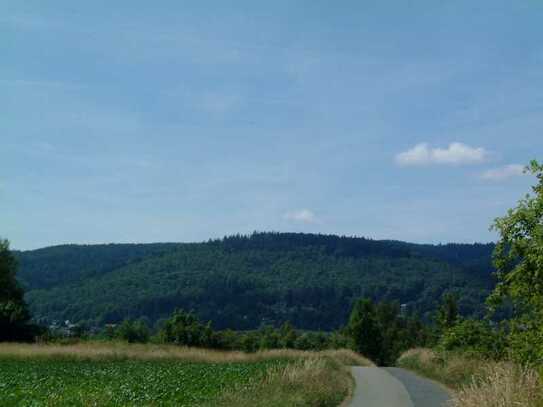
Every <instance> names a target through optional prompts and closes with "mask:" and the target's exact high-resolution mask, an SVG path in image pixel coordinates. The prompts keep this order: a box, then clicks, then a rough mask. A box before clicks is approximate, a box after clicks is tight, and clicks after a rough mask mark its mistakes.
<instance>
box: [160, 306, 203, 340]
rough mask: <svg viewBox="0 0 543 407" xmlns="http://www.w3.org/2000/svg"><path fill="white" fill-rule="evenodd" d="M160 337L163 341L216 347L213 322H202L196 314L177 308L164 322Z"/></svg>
mask: <svg viewBox="0 0 543 407" xmlns="http://www.w3.org/2000/svg"><path fill="white" fill-rule="evenodd" d="M158 337H159V338H160V341H161V342H163V343H173V344H176V345H183V346H196V347H209V348H212V347H214V338H213V330H212V329H211V323H208V324H202V323H201V322H200V321H199V320H198V318H197V317H196V316H195V315H194V314H192V313H190V312H185V311H182V310H176V311H175V312H174V313H173V315H172V316H171V317H170V319H168V320H166V321H165V322H164V324H163V326H162V328H161V329H160V331H159V333H158Z"/></svg>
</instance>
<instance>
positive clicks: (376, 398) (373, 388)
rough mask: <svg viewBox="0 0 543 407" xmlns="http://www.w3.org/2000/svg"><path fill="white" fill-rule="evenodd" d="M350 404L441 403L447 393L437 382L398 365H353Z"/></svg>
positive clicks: (422, 406)
mask: <svg viewBox="0 0 543 407" xmlns="http://www.w3.org/2000/svg"><path fill="white" fill-rule="evenodd" d="M353 376H354V379H355V381H356V388H355V391H354V395H353V399H352V401H351V404H350V406H351V407H444V406H446V402H447V400H449V395H448V394H447V391H446V390H445V389H444V388H443V387H442V386H440V385H439V384H437V383H435V382H433V381H431V380H427V379H423V378H421V377H419V376H417V375H416V374H414V373H412V372H409V371H407V370H404V369H400V368H394V367H392V368H383V369H381V368H378V367H353Z"/></svg>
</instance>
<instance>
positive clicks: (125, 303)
mask: <svg viewBox="0 0 543 407" xmlns="http://www.w3.org/2000/svg"><path fill="white" fill-rule="evenodd" d="M492 249H493V245H442V246H432V245H415V244H409V243H404V242H397V241H375V240H370V239H364V238H351V237H338V236H325V235H311V234H301V233H255V234H253V235H250V236H232V237H227V238H224V239H221V240H214V241H209V242H206V243H198V244H171V245H102V246H61V247H55V248H50V249H42V250H41V251H38V252H40V253H38V254H39V256H38V255H37V254H36V251H34V252H21V253H18V257H19V258H20V261H21V266H22V267H21V273H20V274H21V278H22V280H23V281H24V282H25V284H26V285H27V287H30V288H31V289H30V290H29V292H28V293H27V300H28V302H29V304H30V306H31V310H32V312H33V315H34V317H35V318H36V319H40V318H45V319H46V320H49V321H51V320H64V319H70V320H72V321H85V322H87V323H89V324H91V325H94V324H98V325H101V324H105V323H114V322H118V321H121V320H122V319H124V318H127V317H130V318H139V317H142V316H145V317H147V318H149V320H150V321H151V322H154V321H157V320H159V319H161V318H164V317H167V316H169V315H170V314H171V313H172V311H173V310H174V309H175V308H183V309H187V310H194V311H195V312H196V314H197V315H198V316H199V317H200V318H201V319H202V320H211V321H213V325H214V327H215V328H217V329H223V328H234V329H253V328H257V327H259V326H261V325H262V324H274V325H280V324H281V323H283V322H285V321H290V322H291V323H292V324H293V325H294V326H296V327H298V328H301V329H323V330H330V329H335V328H338V327H340V326H342V325H344V324H345V322H346V321H347V317H348V314H349V311H350V309H351V306H352V304H353V302H354V301H355V300H356V299H357V298H359V297H369V298H372V299H374V300H376V301H381V300H387V301H391V300H393V301H399V302H401V303H406V304H408V309H409V311H410V312H417V313H420V314H421V315H428V314H429V313H430V312H431V311H432V310H434V309H435V307H436V304H437V302H438V301H439V298H440V297H441V295H442V294H443V293H444V292H446V291H449V290H453V291H456V292H457V293H458V297H459V303H460V308H461V311H462V312H463V313H465V314H480V313H481V312H482V311H483V307H482V303H483V301H484V298H485V296H486V295H487V294H488V291H489V289H490V288H491V286H492V278H491V271H492V269H491V266H490V260H491V252H492ZM49 250H51V252H49V253H48V251H49ZM102 253H104V255H103V256H102ZM29 265H30V266H29ZM59 265H60V266H59ZM58 270H62V272H58ZM44 281H45V282H46V283H45V284H44V283H43V282H44ZM52 281H54V283H52Z"/></svg>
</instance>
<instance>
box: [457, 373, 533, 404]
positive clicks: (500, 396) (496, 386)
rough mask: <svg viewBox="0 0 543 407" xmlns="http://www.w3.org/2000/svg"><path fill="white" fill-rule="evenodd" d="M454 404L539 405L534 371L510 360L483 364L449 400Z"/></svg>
mask: <svg viewBox="0 0 543 407" xmlns="http://www.w3.org/2000/svg"><path fill="white" fill-rule="evenodd" d="M451 405H452V406H454V407H513V406H523V407H524V406H525V407H536V406H542V405H543V387H542V383H541V379H540V377H539V375H538V374H537V372H535V371H534V370H531V369H526V368H521V367H519V366H517V365H514V364H512V363H486V364H485V365H483V366H482V367H481V371H480V372H479V373H477V374H476V375H475V376H474V377H473V378H472V382H471V383H470V384H469V385H466V386H463V387H462V388H461V389H460V390H459V391H458V392H457V393H456V395H455V396H454V398H453V401H452V403H451Z"/></svg>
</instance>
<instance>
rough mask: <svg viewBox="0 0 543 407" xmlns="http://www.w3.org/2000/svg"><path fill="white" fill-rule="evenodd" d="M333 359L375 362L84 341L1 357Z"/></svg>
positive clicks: (348, 355)
mask: <svg viewBox="0 0 543 407" xmlns="http://www.w3.org/2000/svg"><path fill="white" fill-rule="evenodd" d="M315 356H324V357H330V358H333V359H335V360H337V361H338V362H340V363H343V364H346V365H361V366H370V365H372V362H370V361H369V360H368V359H366V358H364V357H362V356H360V355H358V354H357V353H355V352H353V351H350V350H346V349H340V350H329V351H323V352H310V351H298V350H291V349H277V350H269V351H262V352H256V353H245V352H226V351H218V350H210V349H202V348H187V347H180V346H175V345H154V344H153V345H152V344H149V345H140V344H127V343H124V342H81V343H77V344H71V345H55V344H44V345H42V344H20V343H0V358H21V359H25V358H31V359H34V358H65V359H74V360H102V359H105V360H116V359H136V360H161V359H163V360H172V359H173V360H181V361H187V362H205V363H234V362H259V361H262V360H266V359H299V358H302V359H305V358H312V357H315Z"/></svg>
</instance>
